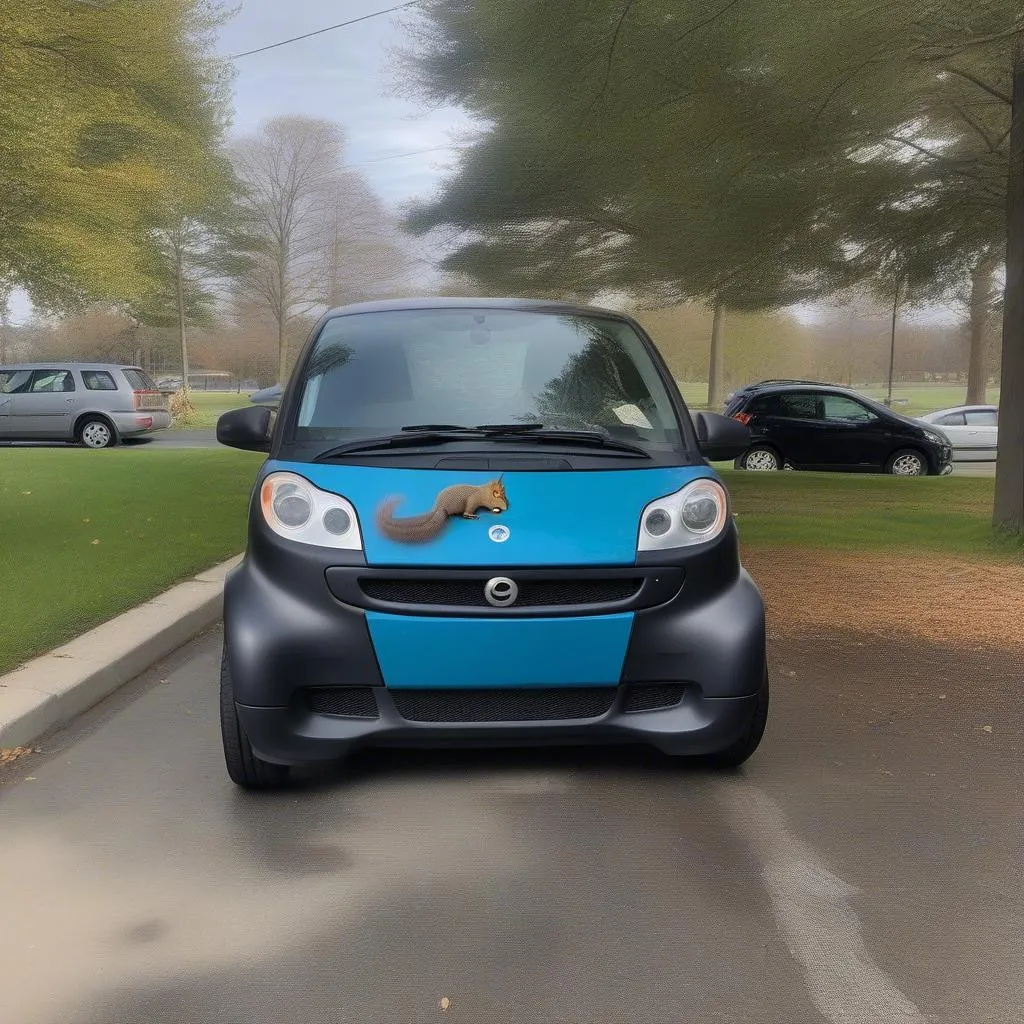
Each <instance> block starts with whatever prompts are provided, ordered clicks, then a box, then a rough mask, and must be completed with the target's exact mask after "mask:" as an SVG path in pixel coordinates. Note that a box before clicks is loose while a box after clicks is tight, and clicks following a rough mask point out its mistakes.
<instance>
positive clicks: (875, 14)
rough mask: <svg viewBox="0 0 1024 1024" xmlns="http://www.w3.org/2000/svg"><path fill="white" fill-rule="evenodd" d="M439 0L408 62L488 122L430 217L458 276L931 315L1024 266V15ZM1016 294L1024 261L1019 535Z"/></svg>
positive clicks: (691, 2) (998, 0) (1010, 518)
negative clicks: (1013, 258) (1018, 76)
mask: <svg viewBox="0 0 1024 1024" xmlns="http://www.w3.org/2000/svg"><path fill="white" fill-rule="evenodd" d="M423 6H424V7H425V9H426V13H427V16H428V21H427V23H426V26H425V28H423V29H422V30H421V31H420V35H419V38H418V42H419V49H418V51H416V52H414V53H413V54H411V55H410V57H409V61H410V63H411V64H412V66H413V69H414V71H415V73H416V75H417V76H418V80H419V82H420V84H421V89H422V91H423V94H424V95H425V96H426V98H428V99H429V100H432V101H437V102H442V103H451V102H459V103H462V104H463V105H465V106H467V107H468V108H469V109H470V110H471V111H472V112H473V113H474V114H476V115H477V116H478V117H479V118H480V119H481V121H482V123H483V124H484V125H485V126H486V127H485V128H484V129H483V130H482V131H481V134H480V137H479V139H478V141H477V142H476V143H475V144H473V145H472V146H470V147H469V148H468V149H467V150H466V152H465V156H464V159H463V161H462V164H461V166H460V168H459V169H458V170H457V171H456V172H455V173H454V174H453V175H451V176H450V177H449V178H448V180H447V181H446V182H445V183H444V186H443V188H442V190H441V192H440V194H439V195H438V197H437V198H436V199H434V200H433V201H431V202H429V203H427V204H424V205H422V206H421V207H420V208H419V209H417V210H415V211H414V212H413V213H412V215H411V217H410V218H409V226H410V227H411V228H412V229H413V230H415V231H417V232H425V231H428V230H435V229H437V228H439V227H441V226H447V227H448V228H450V229H451V230H452V231H453V232H455V233H456V234H455V235H454V237H453V242H454V243H455V246H454V249H453V251H452V252H451V253H450V255H449V256H448V257H447V258H446V259H445V261H444V262H443V266H444V267H445V269H450V270H458V271H462V272H464V273H470V274H473V275H474V276H476V277H477V278H479V279H481V280H483V281H485V282H489V283H498V284H499V285H501V284H504V285H506V286H507V287H508V288H511V289H516V290H517V291H524V290H527V289H530V290H533V289H535V288H537V289H543V290H544V291H548V292H550V291H551V290H557V291H561V292H565V293H569V294H573V293H583V294H593V293H595V292H596V291H598V290H600V289H602V288H609V287H615V288H622V289H627V290H631V291H637V292H641V291H645V290H647V291H650V292H653V293H655V294H658V293H661V294H664V295H667V296H668V297H674V298H677V299H702V300H704V301H706V302H707V303H708V304H709V305H711V306H712V307H713V308H720V309H729V308H734V307H736V308H751V309H757V308H770V307H772V306H775V307H780V306H785V305H787V304H788V303H791V302H795V301H799V300H800V299H801V298H811V297H817V296H823V295H828V294H831V293H833V292H835V291H836V290H837V289H839V288H847V287H849V286H851V285H853V284H856V283H857V282H865V283H867V284H869V285H872V286H873V287H876V288H878V289H880V290H884V291H887V293H888V295H889V296H890V299H892V298H893V297H894V296H895V295H896V287H897V285H898V286H899V287H900V288H901V294H903V295H905V296H907V298H906V299H905V300H904V299H901V300H900V301H915V300H916V299H917V298H920V297H924V296H926V295H928V294H938V293H945V292H947V291H948V290H949V289H951V288H953V287H956V286H957V284H958V283H959V284H960V285H962V283H963V281H964V280H965V279H967V278H968V277H969V276H970V275H971V274H972V273H976V272H977V271H978V269H979V267H981V268H982V269H984V268H983V261H984V260H985V259H986V257H987V254H988V253H990V252H992V251H998V249H999V248H1000V246H1001V245H1004V244H1006V245H1008V246H1009V250H1010V254H1011V255H1012V254H1013V253H1014V252H1015V250H1014V248H1013V247H1014V245H1015V244H1016V243H1015V242H1014V241H1013V239H1012V234H1013V232H1012V231H1007V224H1006V219H1007V216H1008V213H1007V208H1006V202H1007V184H1006V171H1005V167H1006V161H1007V148H1006V147H1007V144H1008V142H1009V144H1010V145H1011V147H1012V139H1011V138H1010V126H1009V118H1008V112H1009V100H1010V98H1011V95H1010V91H1009V81H1008V79H1009V74H1010V69H1011V60H1010V53H1011V51H1012V49H1013V44H1014V40H1015V39H1016V38H1018V37H1019V36H1020V34H1021V32H1022V30H1024V20H1022V12H1021V10H1020V8H1019V5H1018V4H1017V3H1011V2H1009V0H986V2H981V3H978V4H972V5H963V4H960V5H954V4H951V3H948V2H942V0H911V2H910V3H907V4H900V5H891V4H864V3H863V2H862V0H836V2H834V3H832V4H829V5H827V6H825V7H822V5H821V4H819V3H815V4H811V3H809V2H806V0H791V2H789V3H785V4H781V5H779V4H771V5H768V4H767V3H762V4H736V3H734V2H733V3H725V4H724V5H722V6H721V7H716V8H713V9H712V10H710V11H709V10H708V8H707V6H706V5H705V4H703V3H700V2H698V0H681V2H680V0H677V2H669V0H660V2H659V0H648V2H645V3H643V4H641V3H639V2H634V0H595V2H593V3H590V4H588V5H587V10H586V12H585V13H582V12H581V11H580V10H578V8H576V7H575V6H572V7H570V6H565V7H563V6H560V5H552V4H547V3H544V2H542V0H524V2H522V3H519V4H516V5H485V4H480V3H473V2H471V0H454V2H452V0H445V2H441V0H427V3H425V4H424V5H423ZM837 40H838V42H839V45H837V44H836V41H837ZM709 55H713V57H710V56H709ZM1013 152H1014V153H1015V154H1018V153H1020V152H1021V150H1017V151H1013ZM1017 159H1018V157H1017V156H1016V155H1015V156H1014V160H1017ZM1011 167H1012V168H1013V173H1012V174H1011V178H1010V181H1011V183H1012V182H1015V181H1016V180H1017V179H1016V177H1014V175H1016V174H1017V171H1018V169H1017V168H1016V165H1014V164H1011ZM1014 187H1015V186H1013V185H1012V184H1011V188H1010V190H1009V193H1010V195H1011V197H1012V195H1013V191H1014ZM1022 210H1024V208H1022ZM1014 211H1015V208H1014V207H1012V206H1011V208H1010V210H1009V215H1010V216H1013V215H1014ZM1020 216H1021V217H1022V218H1024V212H1021V214H1020ZM1022 227H1024V225H1022ZM1004 239H1005V240H1006V241H1005V242H1004ZM1021 259H1022V260H1024V257H1021ZM1014 287H1016V285H1015V284H1014V278H1013V275H1012V273H1011V272H1010V270H1009V269H1008V271H1007V291H1006V301H1005V303H1004V323H1005V324H1006V325H1007V326H1006V327H1005V329H1004V343H1003V388H1004V391H1003V396H1004V397H1003V400H1002V421H1001V424H1000V428H1001V429H1000V435H1001V438H1000V441H1001V444H1000V447H1001V456H1000V462H999V468H998V473H999V474H1001V475H1003V476H1004V477H1005V476H1006V474H1009V480H1008V482H1007V481H1006V480H1003V481H1002V482H1001V483H1000V484H999V485H998V486H997V502H996V513H995V518H996V521H997V522H999V523H1000V524H1001V525H1010V527H1011V529H1014V530H1015V531H1017V532H1020V531H1021V530H1022V529H1024V502H1022V498H1021V495H1022V492H1024V438H1022V436H1021V435H1022V433H1024V430H1022V423H1021V417H1024V411H1019V410H1021V409H1022V408H1024V402H1021V401H1019V393H1018V390H1016V389H1018V388H1019V384H1018V383H1016V382H1015V381H1014V380H1009V379H1008V376H1007V374H1008V372H1011V373H1018V374H1020V372H1021V370H1022V367H1021V359H1022V356H1021V354H1020V351H1019V350H1020V349H1021V347H1022V343H1024V333H1022V334H1021V335H1020V336H1018V329H1017V328H1015V327H1011V324H1012V323H1016V322H1019V321H1020V319H1021V318H1020V317H1019V316H1018V317H1017V320H1016V321H1014V320H1013V317H1012V316H1011V314H1010V311H1009V310H1010V306H1011V303H1010V299H1011V294H1012V289H1013V288H1014ZM1021 287H1022V288H1024V280H1022V281H1021ZM542 293H543V292H542ZM1014 309H1015V310H1016V313H1019V312H1020V310H1021V309H1024V297H1022V298H1021V299H1020V300H1019V304H1018V306H1015V307H1014ZM976 315H978V316H980V315H981V304H980V303H979V304H977V306H976ZM1015 315H1016V314H1015ZM1020 331H1021V332H1024V328H1020ZM713 348H714V346H713ZM710 376H711V377H712V378H713V377H714V376H716V375H715V374H711V375H710ZM1018 380H1019V378H1018ZM1008 385H1009V387H1008ZM1007 387H1008V390H1007ZM1011 395H1017V396H1018V400H1017V402H1016V404H1014V403H1013V402H1012V401H1010V402H1008V401H1007V398H1008V396H1011ZM1004 424H1005V426H1006V429H1005V430H1004ZM1004 435H1005V437H1006V441H1005V445H1004V441H1003V436H1004ZM1004 447H1005V450H1006V452H1008V453H1009V454H1005V453H1004V451H1003V449H1004ZM1007 495H1012V496H1013V497H1012V501H1013V502H1014V503H1015V504H1014V509H1013V510H1012V511H1008V509H1009V505H1008V504H1007V502H1009V501H1010V498H1007V497H1006V496H1007ZM999 496H1002V497H999ZM1000 509H1002V511H1000Z"/></svg>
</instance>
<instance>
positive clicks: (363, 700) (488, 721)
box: [217, 298, 768, 787]
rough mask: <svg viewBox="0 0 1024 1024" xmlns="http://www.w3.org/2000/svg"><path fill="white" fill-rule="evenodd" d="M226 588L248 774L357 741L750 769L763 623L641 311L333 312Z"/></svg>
mask: <svg viewBox="0 0 1024 1024" xmlns="http://www.w3.org/2000/svg"><path fill="white" fill-rule="evenodd" d="M217 436H218V438H219V440H220V441H221V442H222V443H223V444H226V445H231V446H233V447H236V448H242V449H247V450H255V451H265V452H267V453H268V456H269V457H268V459H267V461H266V462H265V463H264V464H263V466H262V467H261V469H260V471H259V474H258V477H257V480H256V484H255V487H254V489H253V494H252V501H251V506H250V511H249V534H248V543H247V550H246V553H245V557H244V559H243V561H242V562H241V564H240V565H238V566H237V567H236V568H235V569H234V570H233V571H232V572H231V574H230V576H229V578H228V579H227V582H226V586H225V593H224V651H223V661H222V669H221V705H220V706H221V722H222V729H223V741H224V753H225V757H226V760H227V768H228V773H229V775H230V776H231V778H232V779H233V780H234V781H235V782H236V783H237V784H239V785H242V786H247V787H259V786H267V785H272V784H276V783H280V782H283V781H285V780H286V779H287V777H288V774H289V770H290V767H292V766H294V765H297V764H301V763H304V762H305V763H308V762H316V761H327V760H336V759H340V758H343V757H344V756H345V755H346V754H348V753H349V752H351V751H353V750H355V749H356V748H358V747H361V746H365V745H413V746H457V745H475V746H492V745H510V744H517V745H518V744H521V745H535V744H540V743H555V744H567V743H578V742H582V743H621V742H632V743H636V742H640V743H647V744H653V745H654V746H655V747H657V748H660V749H661V750H662V751H664V752H665V753H667V754H670V755H701V756H702V758H704V759H706V760H710V761H711V762H712V763H714V764H717V765H721V766H733V765H738V764H739V763H741V762H743V761H744V760H746V759H747V758H748V757H749V756H750V755H751V754H752V753H753V751H754V750H755V749H756V748H757V746H758V744H759V743H760V741H761V737H762V734H763V732H764V728H765V722H766V719H767V714H768V672H767V667H766V656H765V614H764V606H763V603H762V599H761V595H760V593H759V591H758V589H757V587H756V586H755V584H754V583H753V581H752V580H751V579H750V577H749V576H748V575H747V573H746V571H745V570H744V569H743V568H742V567H741V565H740V558H739V551H738V543H737V531H736V526H735V524H734V522H733V517H732V514H731V511H730V506H729V497H728V494H727V493H726V491H725V489H724V488H723V486H722V483H721V481H720V480H719V478H718V476H717V475H716V474H715V472H714V470H713V469H712V468H711V466H710V465H709V462H711V461H717V460H728V459H733V458H736V457H737V456H738V455H740V454H741V453H742V452H743V451H744V450H745V449H746V446H747V444H748V443H749V435H748V432H747V428H746V427H745V426H744V425H743V424H741V423H739V422H737V421H735V420H732V419H727V418H725V417H722V416H718V415H715V414H712V413H698V414H696V415H695V416H694V417H692V418H691V415H690V413H689V412H688V410H687V408H686V406H685V405H684V403H683V401H682V399H681V396H680V394H679V391H678V389H677V388H676V385H675V383H674V382H673V380H672V377H671V375H670V374H669V372H668V369H667V368H666V366H665V364H664V362H663V361H662V359H661V357H660V355H659V354H658V352H657V350H656V349H655V347H654V345H653V343H652V342H651V340H650V339H649V338H648V337H647V335H646V334H645V333H644V331H643V330H642V329H641V328H640V326H639V325H638V324H637V323H636V322H634V321H633V320H632V319H630V318H629V317H627V316H624V315H622V314H619V313H615V312H609V311H607V310H601V309H594V308H589V307H582V306H575V305H568V304H556V303H547V302H541V301H525V300H511V299H509V300H502V299H452V298H444V299H415V300H408V301H389V302H377V303H366V304H359V305H352V306H346V307H343V308H341V309H336V310H332V311H331V312H329V313H327V314H326V315H325V316H323V317H322V319H321V320H320V322H319V323H318V324H317V325H316V327H315V328H314V330H313V332H312V334H311V336H310V338H309V340H308V342H307V343H306V345H305V347H304V348H303V350H302V352H301V353H300V355H299V358H298V361H297V364H296V367H295V370H294V373H293V375H292V377H291V379H290V381H289V382H288V384H287V386H286V388H285V390H284V393H283V396H282V400H281V404H280V408H279V409H278V410H277V413H276V417H275V414H274V413H273V411H272V410H271V409H269V408H266V407H248V408H242V409H236V410H233V411H232V412H229V413H226V414H225V415H224V416H222V417H221V419H220V421H219V423H218V426H217Z"/></svg>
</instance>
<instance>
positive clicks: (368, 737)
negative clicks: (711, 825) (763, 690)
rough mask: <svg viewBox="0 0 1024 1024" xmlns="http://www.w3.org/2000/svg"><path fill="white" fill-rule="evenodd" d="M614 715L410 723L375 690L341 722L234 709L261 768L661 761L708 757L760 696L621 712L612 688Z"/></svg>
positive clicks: (292, 711) (689, 691) (301, 713)
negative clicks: (445, 754) (499, 756)
mask: <svg viewBox="0 0 1024 1024" xmlns="http://www.w3.org/2000/svg"><path fill="white" fill-rule="evenodd" d="M614 689H615V696H614V699H613V702H612V707H611V708H610V709H609V710H608V711H607V712H606V713H604V714H602V715H600V716H599V717H594V718H587V719H579V720H572V721H569V720H553V721H525V722H507V721H506V722H486V723H484V722H450V723H449V722H430V723H426V722H420V721H416V722H412V721H408V720H407V719H405V718H403V717H402V715H401V714H400V713H399V711H398V708H397V707H396V705H395V700H394V693H393V691H391V690H389V689H388V687H386V686H378V687H374V695H375V697H376V703H377V707H378V712H379V714H378V717H377V718H374V719H365V718H364V719H357V718H342V717H337V716H331V715H324V714H317V713H314V712H312V711H310V710H309V709H308V708H302V707H293V708H256V707H246V706H244V705H237V706H238V713H239V718H240V720H241V723H242V728H243V729H244V730H245V732H246V734H247V736H248V738H249V742H250V743H251V744H252V746H253V749H254V751H255V752H256V754H257V755H258V756H259V757H260V758H262V759H263V760H264V761H271V762H275V763H278V764H295V763H298V762H302V761H320V760H333V759H336V758H341V757H344V756H345V755H347V754H350V753H352V752H353V751H354V750H356V749H358V748H359V747H364V746H377V747H383V746H391V747H419V748H430V747H443V748H448V747H495V746H506V747H508V746H519V747H521V746H541V745H557V746H562V745H571V744H630V743H633V744H646V745H649V746H653V747H656V748H657V749H659V750H661V751H662V752H664V753H666V754H672V755H675V754H710V753H713V752H715V751H718V750H721V749H723V748H724V747H727V746H729V745H731V744H732V743H734V742H735V741H736V740H737V739H739V738H740V737H741V736H742V735H743V734H744V733H746V732H747V731H748V730H749V728H750V724H751V721H752V719H753V717H754V714H755V711H756V705H757V694H751V695H749V696H744V697H704V696H702V695H701V694H700V693H699V691H698V690H697V689H696V688H694V687H687V688H686V689H685V694H684V696H683V699H682V701H681V702H680V703H679V704H678V705H676V706H675V707H672V708H668V709H664V710H655V711H641V712H630V711H627V710H625V705H626V702H627V699H628V694H629V690H630V688H629V686H628V685H626V684H620V685H619V686H618V687H615V688H614Z"/></svg>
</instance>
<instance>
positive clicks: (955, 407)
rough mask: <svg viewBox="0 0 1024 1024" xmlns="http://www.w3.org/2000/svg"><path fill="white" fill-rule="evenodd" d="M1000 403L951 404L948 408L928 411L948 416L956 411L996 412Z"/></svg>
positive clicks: (931, 414)
mask: <svg viewBox="0 0 1024 1024" xmlns="http://www.w3.org/2000/svg"><path fill="white" fill-rule="evenodd" d="M998 409H999V406H998V405H951V406H950V407H949V408H948V409H936V410H935V412H929V413H926V415H928V416H948V415H949V414H950V413H954V412H996V411H997V410H998Z"/></svg>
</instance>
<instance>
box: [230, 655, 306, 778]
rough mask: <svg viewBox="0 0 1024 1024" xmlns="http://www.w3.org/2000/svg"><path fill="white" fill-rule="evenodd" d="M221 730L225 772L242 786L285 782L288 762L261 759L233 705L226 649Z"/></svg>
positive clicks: (232, 690) (288, 775) (287, 776)
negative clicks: (283, 763) (276, 762)
mask: <svg viewBox="0 0 1024 1024" xmlns="http://www.w3.org/2000/svg"><path fill="white" fill-rule="evenodd" d="M220 732H221V740H222V742H223V745H224V762H225V764H226V765H227V770H228V775H229V776H230V778H231V781H232V782H233V783H235V785H236V786H241V787H242V788H243V789H272V788H274V787H276V786H282V785H284V784H285V783H286V782H287V781H288V779H289V777H290V776H291V769H290V768H289V767H288V765H282V764H271V763H270V762H269V761H261V760H260V759H259V758H258V757H257V756H256V755H255V754H254V753H253V749H252V744H250V743H249V739H248V737H247V736H246V735H245V730H244V729H243V728H242V723H241V722H240V721H239V719H238V709H237V708H236V707H235V688H234V684H233V683H232V681H231V669H230V668H229V667H228V653H227V650H226V649H225V650H223V651H222V652H221V659H220Z"/></svg>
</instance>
